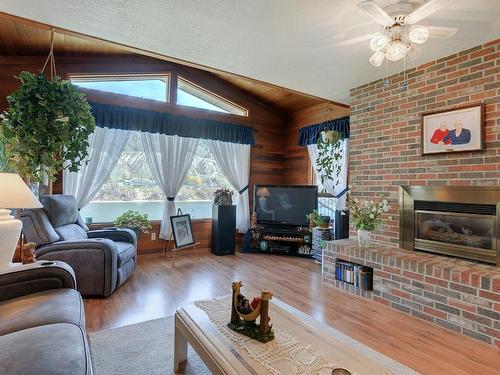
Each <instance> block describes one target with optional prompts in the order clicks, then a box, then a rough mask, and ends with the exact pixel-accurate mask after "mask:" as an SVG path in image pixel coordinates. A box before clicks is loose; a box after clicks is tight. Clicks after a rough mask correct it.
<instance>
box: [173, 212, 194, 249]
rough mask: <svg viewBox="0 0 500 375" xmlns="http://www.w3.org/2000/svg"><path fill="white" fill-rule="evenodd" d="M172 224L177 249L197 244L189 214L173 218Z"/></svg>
mask: <svg viewBox="0 0 500 375" xmlns="http://www.w3.org/2000/svg"><path fill="white" fill-rule="evenodd" d="M170 224H171V225H172V233H173V236H174V242H175V247H176V248H181V247H186V246H190V245H194V244H195V241H194V236H193V227H192V225H191V216H190V215H189V214H188V215H177V216H171V217H170Z"/></svg>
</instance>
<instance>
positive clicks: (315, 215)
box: [307, 210, 330, 228]
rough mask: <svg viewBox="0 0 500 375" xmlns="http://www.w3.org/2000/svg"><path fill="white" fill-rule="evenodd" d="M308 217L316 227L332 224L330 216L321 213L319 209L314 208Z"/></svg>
mask: <svg viewBox="0 0 500 375" xmlns="http://www.w3.org/2000/svg"><path fill="white" fill-rule="evenodd" d="M307 218H308V219H309V220H310V221H311V223H312V224H313V225H314V226H315V227H320V228H322V227H328V226H329V225H330V217H329V216H324V215H321V214H320V213H319V212H318V210H313V212H311V213H310V214H309V215H307Z"/></svg>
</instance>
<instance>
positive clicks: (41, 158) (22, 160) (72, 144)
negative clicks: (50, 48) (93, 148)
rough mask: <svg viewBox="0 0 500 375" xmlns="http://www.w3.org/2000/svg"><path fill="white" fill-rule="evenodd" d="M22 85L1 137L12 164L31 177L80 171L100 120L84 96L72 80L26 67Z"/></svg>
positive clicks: (38, 179)
mask: <svg viewBox="0 0 500 375" xmlns="http://www.w3.org/2000/svg"><path fill="white" fill-rule="evenodd" d="M17 78H18V79H19V80H20V81H21V87H20V88H19V89H17V90H16V91H14V92H13V93H12V94H11V95H9V96H8V97H7V102H8V104H9V107H8V110H7V111H6V112H4V113H3V114H2V126H1V129H0V141H1V142H2V143H3V144H4V147H5V154H6V157H7V159H8V163H9V165H10V166H11V167H13V168H14V169H16V171H17V172H18V173H19V174H21V175H22V176H23V177H24V178H26V179H29V180H31V181H32V182H41V181H42V179H43V177H44V175H45V176H47V177H48V178H49V180H51V181H53V180H54V179H55V177H56V174H57V173H58V172H60V171H61V170H63V168H68V169H69V170H70V171H72V172H76V171H78V169H79V168H80V166H81V164H82V162H83V160H84V158H85V157H86V156H87V154H88V146H89V143H88V138H89V136H90V134H92V132H93V131H94V129H95V120H94V117H93V116H92V114H91V112H90V106H89V104H88V103H87V100H86V98H85V96H84V95H83V94H82V93H80V92H79V91H78V90H77V88H76V87H75V86H74V85H72V84H71V82H69V81H64V80H62V79H61V78H60V77H58V76H54V77H53V79H52V80H51V81H49V80H47V79H46V78H45V76H44V75H43V74H40V75H38V76H36V75H35V74H33V73H30V72H21V73H20V74H19V77H17Z"/></svg>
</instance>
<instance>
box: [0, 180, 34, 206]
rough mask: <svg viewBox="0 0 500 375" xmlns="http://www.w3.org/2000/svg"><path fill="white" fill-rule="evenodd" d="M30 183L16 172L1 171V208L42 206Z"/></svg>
mask: <svg viewBox="0 0 500 375" xmlns="http://www.w3.org/2000/svg"><path fill="white" fill-rule="evenodd" d="M41 207H43V206H42V204H41V203H40V202H39V201H38V199H37V198H36V197H35V196H34V195H33V193H32V192H31V190H30V189H29V188H28V185H26V184H25V182H24V181H23V179H22V178H21V176H19V175H18V174H16V173H0V208H41Z"/></svg>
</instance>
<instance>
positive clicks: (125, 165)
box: [81, 132, 231, 223]
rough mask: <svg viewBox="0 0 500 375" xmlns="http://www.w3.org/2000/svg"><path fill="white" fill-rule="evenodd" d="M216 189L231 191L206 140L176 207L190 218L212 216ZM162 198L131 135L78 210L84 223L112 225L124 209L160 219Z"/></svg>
mask: <svg viewBox="0 0 500 375" xmlns="http://www.w3.org/2000/svg"><path fill="white" fill-rule="evenodd" d="M219 187H226V188H229V189H231V186H230V184H229V182H228V181H227V180H226V178H225V177H224V175H223V174H222V172H221V170H220V168H219V166H218V165H217V163H216V162H215V160H214V159H213V156H212V154H211V152H210V150H209V147H208V143H207V141H204V140H200V143H199V146H198V149H197V151H196V155H195V157H194V160H193V164H192V166H191V168H190V170H189V172H188V174H187V176H186V179H185V180H184V184H183V186H182V188H181V190H180V191H179V193H178V195H177V197H176V200H175V201H176V206H177V208H180V209H181V210H182V212H183V213H185V214H190V215H191V217H192V218H194V219H200V218H208V217H211V216H212V193H213V192H214V190H215V189H217V188H219ZM164 204H165V196H164V195H163V193H162V192H161V190H160V188H159V186H158V184H157V183H156V180H155V179H154V177H153V175H152V174H151V171H150V170H149V166H148V164H147V162H146V158H145V156H144V151H143V148H142V142H141V138H140V133H139V132H132V134H131V135H130V138H129V141H128V143H127V145H126V146H125V149H124V151H123V154H122V155H121V157H120V159H119V160H118V163H117V164H116V166H115V168H114V169H113V172H112V173H111V175H110V176H109V177H108V179H107V180H106V182H105V183H104V185H103V186H102V188H101V189H100V190H99V192H98V193H97V195H96V196H95V197H94V199H93V200H92V201H91V202H90V203H89V204H88V205H87V206H85V207H84V208H82V210H81V215H82V217H83V219H84V220H85V221H87V222H94V223H97V222H101V223H106V222H112V221H113V220H114V219H115V218H116V217H117V216H118V215H120V214H122V213H123V212H125V211H127V210H130V209H132V210H137V211H139V212H142V213H146V214H148V216H149V219H150V220H161V218H162V216H163V207H164Z"/></svg>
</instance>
